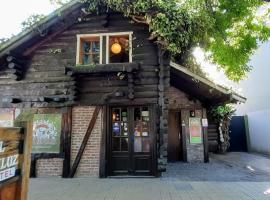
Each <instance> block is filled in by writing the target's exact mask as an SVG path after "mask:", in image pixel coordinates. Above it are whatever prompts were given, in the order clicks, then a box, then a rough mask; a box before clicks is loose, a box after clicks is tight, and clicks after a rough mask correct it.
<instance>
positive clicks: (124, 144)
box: [121, 138, 128, 151]
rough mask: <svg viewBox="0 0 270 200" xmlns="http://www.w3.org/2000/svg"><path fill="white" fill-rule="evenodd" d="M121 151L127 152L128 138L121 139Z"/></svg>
mask: <svg viewBox="0 0 270 200" xmlns="http://www.w3.org/2000/svg"><path fill="white" fill-rule="evenodd" d="M121 151H128V138H121Z"/></svg>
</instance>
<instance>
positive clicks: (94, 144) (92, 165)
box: [71, 106, 102, 177]
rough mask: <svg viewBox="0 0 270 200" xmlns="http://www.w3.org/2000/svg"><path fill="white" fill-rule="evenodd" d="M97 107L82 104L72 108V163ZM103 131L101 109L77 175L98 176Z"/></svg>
mask: <svg viewBox="0 0 270 200" xmlns="http://www.w3.org/2000/svg"><path fill="white" fill-rule="evenodd" d="M94 110H95V107H89V106H80V107H74V108H73V109H72V142H71V164H73V162H74V160H75V158H76V155H77V153H78V150H79V148H80V146H81V143H82V140H83V137H84V135H85V133H86V130H87V128H88V125H89V122H90V120H91V118H92V115H93V112H94ZM101 133H102V111H100V113H99V116H98V118H97V122H96V124H95V127H94V130H93V132H92V134H91V136H90V139H89V141H88V144H87V146H86V149H85V151H84V154H83V156H82V159H81V162H80V164H79V167H78V169H77V172H76V174H75V177H91V176H94V177H98V176H99V157H100V140H101Z"/></svg>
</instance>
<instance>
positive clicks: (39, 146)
mask: <svg viewBox="0 0 270 200" xmlns="http://www.w3.org/2000/svg"><path fill="white" fill-rule="evenodd" d="M61 123H62V115H61V114H37V115H34V127H33V146H32V152H33V153H59V152H60V136H61Z"/></svg>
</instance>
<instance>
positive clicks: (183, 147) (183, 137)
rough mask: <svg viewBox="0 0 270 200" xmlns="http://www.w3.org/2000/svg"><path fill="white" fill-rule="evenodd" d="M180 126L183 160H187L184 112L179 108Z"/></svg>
mask: <svg viewBox="0 0 270 200" xmlns="http://www.w3.org/2000/svg"><path fill="white" fill-rule="evenodd" d="M181 127H182V130H181V132H182V150H183V161H184V162H187V132H186V131H187V129H186V122H185V112H184V110H181Z"/></svg>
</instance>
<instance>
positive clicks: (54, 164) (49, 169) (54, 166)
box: [36, 158, 63, 177]
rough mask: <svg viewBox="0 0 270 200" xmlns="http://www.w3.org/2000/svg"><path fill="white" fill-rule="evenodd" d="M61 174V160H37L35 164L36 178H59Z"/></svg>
mask: <svg viewBox="0 0 270 200" xmlns="http://www.w3.org/2000/svg"><path fill="white" fill-rule="evenodd" d="M62 172H63V159H61V158H52V159H38V160H37V164H36V176H37V177H52V176H53V177H61V176H62Z"/></svg>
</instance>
